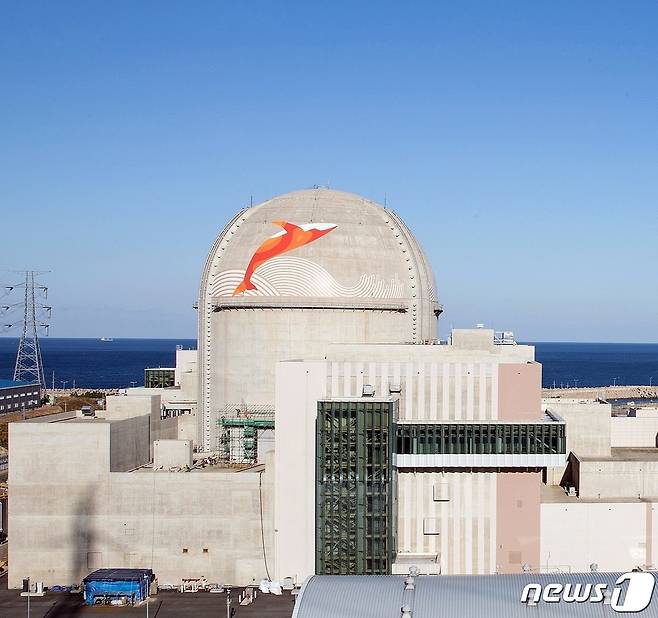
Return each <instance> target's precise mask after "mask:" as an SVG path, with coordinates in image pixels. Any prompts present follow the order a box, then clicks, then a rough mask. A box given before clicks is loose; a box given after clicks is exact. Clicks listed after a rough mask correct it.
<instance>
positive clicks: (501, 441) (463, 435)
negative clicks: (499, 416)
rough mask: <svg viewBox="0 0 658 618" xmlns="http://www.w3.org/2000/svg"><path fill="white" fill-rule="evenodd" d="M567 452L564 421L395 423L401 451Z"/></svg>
mask: <svg viewBox="0 0 658 618" xmlns="http://www.w3.org/2000/svg"><path fill="white" fill-rule="evenodd" d="M565 452H566V438H565V431H564V424H563V423H536V424H535V423H518V424H517V423H504V424H503V423H489V424H476V423H436V424H434V423H433V424H429V423H427V424H398V425H397V429H396V453H398V454H401V455H435V454H436V455H438V454H448V455H450V454H454V455H476V454H477V455H488V454H491V455H522V454H528V455H543V454H558V453H560V454H561V453H565Z"/></svg>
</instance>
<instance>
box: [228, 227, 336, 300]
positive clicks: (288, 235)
mask: <svg viewBox="0 0 658 618" xmlns="http://www.w3.org/2000/svg"><path fill="white" fill-rule="evenodd" d="M272 223H273V224H274V225H278V226H279V227H282V228H283V230H282V231H281V232H277V233H276V234H274V236H270V237H269V238H268V239H267V240H265V241H264V242H263V244H261V246H260V247H258V249H256V252H255V253H254V255H253V256H252V257H251V260H250V261H249V265H248V266H247V270H246V272H245V274H244V278H243V279H242V281H241V282H240V285H238V287H237V288H235V290H234V291H233V296H237V295H238V294H242V293H243V292H244V291H245V290H255V289H257V288H256V286H255V285H254V284H253V283H252V282H251V277H252V275H253V274H254V271H255V270H256V269H257V268H258V267H259V266H260V265H261V264H264V263H265V262H267V260H271V259H272V258H273V257H276V256H277V255H281V254H282V253H286V252H288V251H292V250H293V249H297V248H298V247H303V246H304V245H308V243H310V242H313V241H314V240H317V239H318V238H321V237H322V236H324V235H325V234H328V233H329V232H331V230H335V229H336V227H337V226H336V225H334V224H333V223H303V224H302V225H295V224H294V223H288V222H287V221H272Z"/></svg>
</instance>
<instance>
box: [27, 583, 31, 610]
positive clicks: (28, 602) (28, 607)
mask: <svg viewBox="0 0 658 618" xmlns="http://www.w3.org/2000/svg"><path fill="white" fill-rule="evenodd" d="M27 618H30V578H29V577H28V578H27Z"/></svg>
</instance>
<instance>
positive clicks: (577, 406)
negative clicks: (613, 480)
mask: <svg viewBox="0 0 658 618" xmlns="http://www.w3.org/2000/svg"><path fill="white" fill-rule="evenodd" d="M542 405H543V406H544V408H545V409H548V410H550V411H554V412H557V414H559V415H560V416H561V417H562V418H563V419H564V420H565V421H566V432H567V453H569V452H573V453H576V454H577V455H579V456H581V457H609V456H610V417H611V413H612V406H611V405H610V404H609V403H599V402H597V401H592V400H588V399H580V400H579V399H552V398H549V399H546V398H544V399H542Z"/></svg>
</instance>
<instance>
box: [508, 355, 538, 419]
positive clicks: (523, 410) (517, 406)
mask: <svg viewBox="0 0 658 618" xmlns="http://www.w3.org/2000/svg"><path fill="white" fill-rule="evenodd" d="M498 411H499V412H498V417H499V418H500V419H502V420H506V421H507V420H510V421H534V420H536V419H537V418H538V417H539V416H540V413H541V365H540V364H539V363H502V364H500V365H498Z"/></svg>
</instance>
